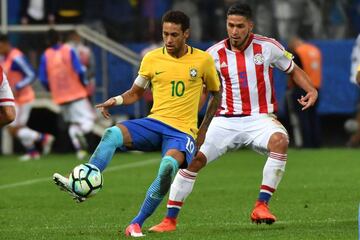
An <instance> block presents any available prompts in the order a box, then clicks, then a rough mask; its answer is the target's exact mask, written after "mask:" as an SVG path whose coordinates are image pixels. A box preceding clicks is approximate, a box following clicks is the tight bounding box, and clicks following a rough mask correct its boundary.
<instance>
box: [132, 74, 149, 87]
mask: <svg viewBox="0 0 360 240" xmlns="http://www.w3.org/2000/svg"><path fill="white" fill-rule="evenodd" d="M149 82H150V81H149V80H148V79H146V78H144V77H143V76H141V75H138V76H137V77H136V78H135V81H134V83H135V84H136V85H137V86H138V87H141V88H143V89H146V88H147V87H148V86H149Z"/></svg>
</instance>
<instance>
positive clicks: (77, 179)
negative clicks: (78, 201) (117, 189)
mask: <svg viewBox="0 0 360 240" xmlns="http://www.w3.org/2000/svg"><path fill="white" fill-rule="evenodd" d="M69 185H70V186H71V189H72V191H73V192H74V193H76V194H77V195H79V196H81V197H85V198H88V197H91V196H94V195H95V194H96V193H97V192H99V190H100V189H101V187H102V186H103V177H102V174H101V172H100V170H99V169H98V168H97V167H96V166H95V165H93V164H90V163H84V164H80V165H79V166H76V167H75V168H74V170H73V171H72V172H71V174H70V177H69Z"/></svg>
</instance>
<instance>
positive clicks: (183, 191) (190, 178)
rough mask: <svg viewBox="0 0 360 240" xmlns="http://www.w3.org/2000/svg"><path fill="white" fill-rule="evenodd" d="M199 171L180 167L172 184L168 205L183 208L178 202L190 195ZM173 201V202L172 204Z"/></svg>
mask: <svg viewBox="0 0 360 240" xmlns="http://www.w3.org/2000/svg"><path fill="white" fill-rule="evenodd" d="M196 176H197V173H194V172H190V171H188V170H186V169H180V170H179V171H178V172H177V174H176V176H175V178H174V181H173V182H172V184H171V188H170V194H169V202H168V205H167V207H168V208H170V207H176V208H181V205H182V204H181V205H180V206H179V205H178V204H176V202H177V203H182V202H184V201H185V199H186V198H187V197H188V196H189V195H190V193H191V192H192V189H193V187H194V184H195V179H196ZM171 203H173V204H171Z"/></svg>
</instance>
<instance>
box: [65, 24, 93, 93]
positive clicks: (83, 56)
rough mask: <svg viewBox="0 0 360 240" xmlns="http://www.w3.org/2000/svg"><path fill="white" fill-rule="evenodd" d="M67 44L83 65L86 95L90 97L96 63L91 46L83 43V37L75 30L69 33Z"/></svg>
mask: <svg viewBox="0 0 360 240" xmlns="http://www.w3.org/2000/svg"><path fill="white" fill-rule="evenodd" d="M67 44H69V45H70V46H71V47H72V48H73V49H74V50H75V52H76V54H77V56H78V58H79V60H80V63H81V64H82V65H83V66H84V67H85V78H86V81H87V82H88V84H87V85H86V89H87V92H88V96H89V97H91V96H92V95H93V94H94V91H95V70H96V63H95V57H94V54H93V52H92V50H91V48H89V47H88V46H86V45H85V43H84V41H83V39H82V38H81V36H80V35H79V34H78V33H77V32H76V31H72V32H70V33H69V35H68V39H67Z"/></svg>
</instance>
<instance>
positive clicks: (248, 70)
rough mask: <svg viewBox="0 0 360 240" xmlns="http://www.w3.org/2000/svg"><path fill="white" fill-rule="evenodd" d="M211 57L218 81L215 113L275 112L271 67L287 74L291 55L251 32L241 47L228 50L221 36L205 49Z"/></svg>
mask: <svg viewBox="0 0 360 240" xmlns="http://www.w3.org/2000/svg"><path fill="white" fill-rule="evenodd" d="M207 51H208V52H209V53H210V54H211V55H212V57H213V58H214V60H215V65H216V69H217V71H218V72H219V73H220V76H221V81H222V87H223V92H222V100H221V105H220V106H219V109H218V111H217V113H216V115H217V116H229V117H231V116H239V115H241V116H243V115H256V114H260V113H273V112H276V111H277V101H276V98H275V91H274V82H273V68H274V67H277V68H278V69H280V70H282V71H284V72H286V73H290V72H291V71H292V69H293V67H294V62H293V61H292V55H291V54H290V53H289V52H287V51H285V49H284V47H283V46H282V45H281V44H280V43H279V42H277V41H276V40H274V39H271V38H267V37H263V36H261V35H257V34H251V35H250V38H249V40H248V42H247V46H246V47H245V50H243V51H241V52H235V51H231V50H230V43H229V39H225V40H223V41H221V42H219V43H217V44H215V45H213V46H212V47H210V48H209V49H208V50H207Z"/></svg>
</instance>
